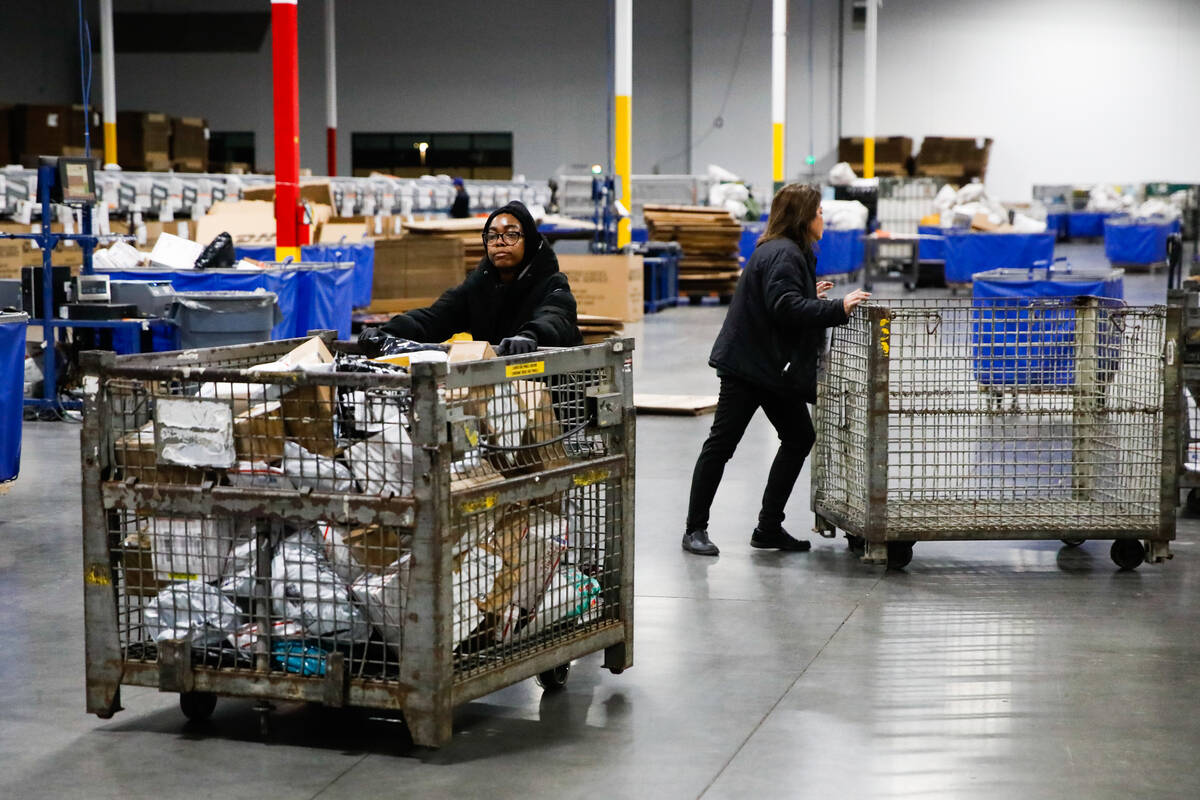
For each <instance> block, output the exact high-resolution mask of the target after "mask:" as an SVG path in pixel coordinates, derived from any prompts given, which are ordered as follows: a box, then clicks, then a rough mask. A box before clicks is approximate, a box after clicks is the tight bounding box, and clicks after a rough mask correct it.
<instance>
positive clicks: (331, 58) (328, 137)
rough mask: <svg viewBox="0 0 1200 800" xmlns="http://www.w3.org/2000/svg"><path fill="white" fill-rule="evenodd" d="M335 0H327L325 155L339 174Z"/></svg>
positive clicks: (330, 167)
mask: <svg viewBox="0 0 1200 800" xmlns="http://www.w3.org/2000/svg"><path fill="white" fill-rule="evenodd" d="M335 32H336V28H335V27H334V17H333V0H325V156H326V160H327V163H328V166H327V167H326V169H327V170H328V174H329V175H330V176H331V177H332V176H334V175H337V55H336V54H337V50H336V39H337V37H336V36H335V35H334V34H335Z"/></svg>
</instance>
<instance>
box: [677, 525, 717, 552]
mask: <svg viewBox="0 0 1200 800" xmlns="http://www.w3.org/2000/svg"><path fill="white" fill-rule="evenodd" d="M683 549H684V550H687V551H688V552H689V553H694V554H696V555H698V556H716V555H720V554H721V551H720V549H719V548H718V547H717V546H716V545H715V544H713V543H712V542H710V541H709V540H708V531H707V530H705V529H704V528H701V529H700V530H698V531H688V532H687V533H685V534H684V535H683Z"/></svg>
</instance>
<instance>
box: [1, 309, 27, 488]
mask: <svg viewBox="0 0 1200 800" xmlns="http://www.w3.org/2000/svg"><path fill="white" fill-rule="evenodd" d="M27 320H28V318H27V317H26V316H25V315H24V314H9V315H0V483H5V482H6V481H11V480H14V479H15V478H16V477H17V473H18V472H19V471H20V469H21V415H22V411H23V405H24V402H25V326H26V323H27Z"/></svg>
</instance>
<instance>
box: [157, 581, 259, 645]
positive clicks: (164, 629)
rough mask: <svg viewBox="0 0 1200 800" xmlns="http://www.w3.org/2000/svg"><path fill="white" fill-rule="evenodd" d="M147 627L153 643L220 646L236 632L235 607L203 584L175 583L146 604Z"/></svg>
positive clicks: (236, 612) (190, 582)
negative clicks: (184, 641) (181, 641)
mask: <svg viewBox="0 0 1200 800" xmlns="http://www.w3.org/2000/svg"><path fill="white" fill-rule="evenodd" d="M145 621H146V628H147V630H148V631H149V632H150V633H151V635H152V636H153V637H154V641H156V642H164V641H167V640H169V639H190V640H191V642H192V644H196V645H201V646H206V645H213V644H219V643H220V642H222V641H224V640H225V639H228V638H230V636H231V635H232V634H233V633H234V631H236V630H237V628H238V625H239V624H240V622H241V620H240V618H239V612H238V607H237V606H236V605H234V604H233V603H232V602H230V601H229V600H228V599H226V598H225V597H224V596H223V595H222V594H221V592H220V591H219V590H218V589H217V588H216V587H213V586H209V585H208V584H207V583H204V582H203V581H186V582H183V583H174V584H171V585H170V586H167V587H165V588H163V589H161V590H159V592H158V595H157V596H155V598H154V599H153V600H151V601H150V602H149V603H147V604H146V610H145Z"/></svg>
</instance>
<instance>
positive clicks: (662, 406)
mask: <svg viewBox="0 0 1200 800" xmlns="http://www.w3.org/2000/svg"><path fill="white" fill-rule="evenodd" d="M633 405H634V408H636V409H637V413H638V414H662V415H665V416H683V417H699V416H702V415H704V414H711V413H713V412H714V411H716V410H717V396H716V395H696V394H642V393H641V392H634V394H633Z"/></svg>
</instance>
